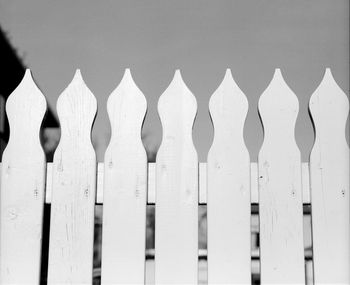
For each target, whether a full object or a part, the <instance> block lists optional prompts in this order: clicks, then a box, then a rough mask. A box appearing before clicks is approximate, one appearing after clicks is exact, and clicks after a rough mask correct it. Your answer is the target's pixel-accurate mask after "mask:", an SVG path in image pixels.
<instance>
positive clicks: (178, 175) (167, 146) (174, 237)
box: [155, 70, 198, 284]
mask: <svg viewBox="0 0 350 285" xmlns="http://www.w3.org/2000/svg"><path fill="white" fill-rule="evenodd" d="M158 112H159V116H160V119H161V122H162V127H163V140H162V144H161V146H160V148H159V151H158V154H157V160H156V163H157V165H156V225H155V280H156V284H167V283H171V284H197V279H198V278H197V276H198V157H197V152H196V150H195V148H194V145H193V142H192V126H193V122H194V119H195V115H196V112H197V102H196V99H195V97H194V96H193V94H192V93H191V92H190V90H189V89H188V88H187V86H186V85H185V83H184V82H183V80H182V78H181V74H180V71H179V70H177V71H176V72H175V76H174V79H173V81H172V82H171V83H170V85H169V87H168V88H167V89H166V90H165V92H164V93H163V94H162V96H161V97H160V99H159V102H158Z"/></svg>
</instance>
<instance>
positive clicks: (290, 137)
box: [259, 68, 299, 150]
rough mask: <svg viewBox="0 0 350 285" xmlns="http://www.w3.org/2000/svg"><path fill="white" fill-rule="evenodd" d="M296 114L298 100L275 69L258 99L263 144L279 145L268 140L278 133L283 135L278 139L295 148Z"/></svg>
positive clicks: (276, 141)
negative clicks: (262, 128) (262, 129)
mask: <svg viewBox="0 0 350 285" xmlns="http://www.w3.org/2000/svg"><path fill="white" fill-rule="evenodd" d="M298 112H299V101H298V98H297V96H296V95H295V94H294V93H293V91H292V90H291V89H290V88H289V86H288V85H287V84H286V82H285V81H284V79H283V76H282V73H281V70H280V69H279V68H277V69H276V70H275V73H274V75H273V79H272V81H271V82H270V84H269V86H268V87H267V88H266V90H265V91H264V92H263V94H262V95H261V97H260V99H259V114H260V117H261V119H262V122H263V127H264V143H265V144H266V143H273V142H275V143H279V140H272V141H270V139H271V138H274V136H273V135H274V133H280V134H283V136H282V137H281V138H280V139H284V140H285V141H288V142H289V143H288V144H289V145H290V146H292V145H294V146H296V142H295V136H294V128H295V122H296V119H297V116H298ZM281 150H282V149H281Z"/></svg>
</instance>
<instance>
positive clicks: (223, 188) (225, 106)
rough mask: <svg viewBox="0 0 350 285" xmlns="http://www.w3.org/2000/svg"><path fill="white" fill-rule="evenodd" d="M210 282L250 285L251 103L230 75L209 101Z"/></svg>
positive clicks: (208, 212) (227, 74)
mask: <svg viewBox="0 0 350 285" xmlns="http://www.w3.org/2000/svg"><path fill="white" fill-rule="evenodd" d="M209 110H210V115H211V118H212V121H213V125H214V141H213V144H212V146H211V148H210V150H209V153H208V165H207V173H208V177H207V179H208V185H207V187H208V188H207V191H208V200H207V209H208V210H207V219H208V283H209V284H220V283H223V284H237V283H238V284H250V283H251V248H250V238H251V233H250V218H251V216H250V212H251V209H250V158H249V153H248V150H247V147H246V145H245V143H244V139H243V128H244V122H245V119H246V116H247V112H248V100H247V98H246V96H245V95H244V93H243V92H242V91H241V89H240V88H239V87H238V86H237V84H236V83H235V81H234V79H233V77H232V74H231V71H230V70H229V69H228V70H227V71H226V74H225V77H224V80H223V81H222V83H221V84H220V86H219V87H218V89H217V90H216V91H215V92H214V94H213V95H212V96H211V98H210V102H209Z"/></svg>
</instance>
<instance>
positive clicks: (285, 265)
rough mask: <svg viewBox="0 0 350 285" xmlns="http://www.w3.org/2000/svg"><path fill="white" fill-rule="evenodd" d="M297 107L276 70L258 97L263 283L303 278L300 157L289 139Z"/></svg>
mask: <svg viewBox="0 0 350 285" xmlns="http://www.w3.org/2000/svg"><path fill="white" fill-rule="evenodd" d="M298 110H299V103H298V99H297V97H296V96H295V94H294V93H293V92H292V91H291V90H290V88H289V87H288V85H287V84H286V83H285V81H284V79H283V77H282V74H281V71H280V70H279V69H276V71H275V74H274V76H273V79H272V81H271V83H270V84H269V86H268V87H267V89H266V90H265V91H264V93H263V94H262V95H261V97H260V100H259V113H260V116H261V119H262V122H263V126H264V142H263V145H262V147H261V149H260V152H259V157H258V168H259V211H260V254H261V257H260V260H261V282H262V283H266V284H271V283H276V284H284V283H295V284H296V283H298V284H299V283H304V282H305V270H304V247H303V208H302V185H301V183H302V181H301V161H300V151H299V149H298V146H297V144H296V142H295V138H294V128H295V121H296V119H297V115H298Z"/></svg>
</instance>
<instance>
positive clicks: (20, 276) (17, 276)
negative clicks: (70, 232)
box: [0, 70, 47, 284]
mask: <svg viewBox="0 0 350 285" xmlns="http://www.w3.org/2000/svg"><path fill="white" fill-rule="evenodd" d="M46 109H47V106H46V100H45V97H44V95H43V94H42V93H41V91H40V90H39V89H38V87H37V86H36V85H35V83H34V81H33V79H32V76H31V73H30V71H29V70H27V71H26V72H25V75H24V77H23V80H22V81H21V83H20V84H19V85H18V87H17V88H16V89H15V90H14V91H13V93H12V94H11V95H10V97H9V98H8V100H7V104H6V112H7V116H8V119H9V124H10V127H11V135H10V139H9V143H8V145H7V147H6V149H5V151H4V153H3V157H2V168H1V170H2V171H1V177H2V179H1V197H0V201H1V205H0V208H1V213H0V217H1V220H0V233H1V235H0V283H1V284H9V283H11V284H19V283H31V284H39V281H40V262H41V237H42V223H43V206H44V195H45V191H44V186H45V167H46V160H45V154H44V151H43V149H42V147H41V145H40V140H39V133H40V126H41V123H42V120H43V117H44V115H45V112H46Z"/></svg>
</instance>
